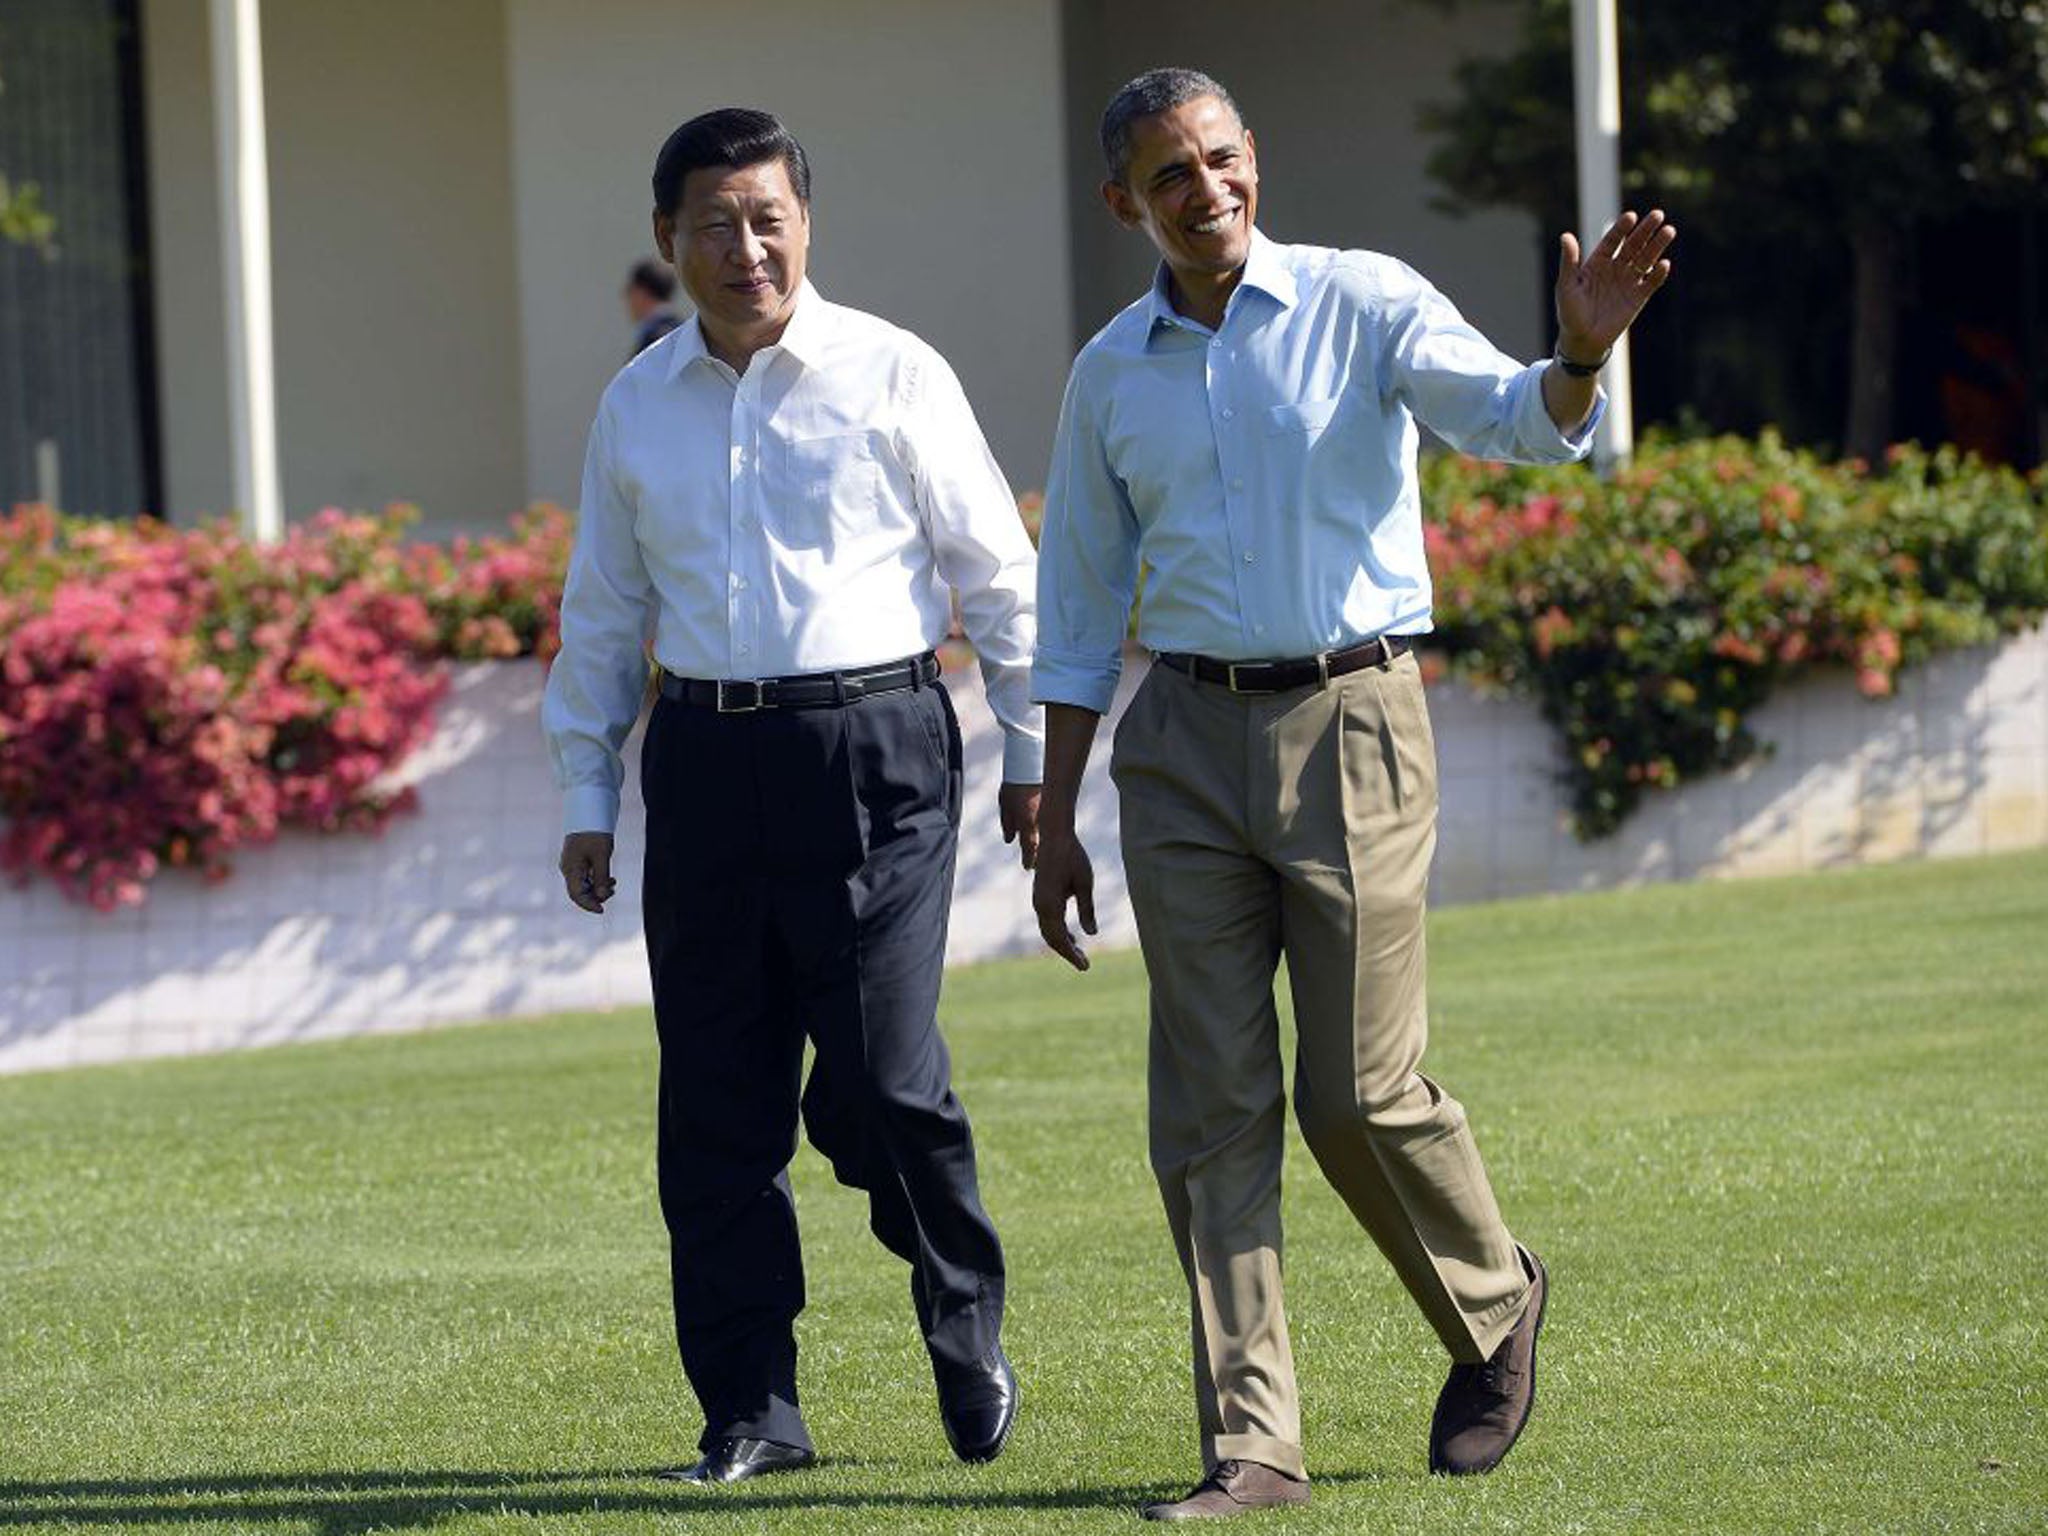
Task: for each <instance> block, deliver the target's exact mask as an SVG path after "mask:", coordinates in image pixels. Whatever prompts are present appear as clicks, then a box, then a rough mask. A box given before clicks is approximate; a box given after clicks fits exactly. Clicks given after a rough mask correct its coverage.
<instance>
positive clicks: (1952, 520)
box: [1423, 435, 2048, 836]
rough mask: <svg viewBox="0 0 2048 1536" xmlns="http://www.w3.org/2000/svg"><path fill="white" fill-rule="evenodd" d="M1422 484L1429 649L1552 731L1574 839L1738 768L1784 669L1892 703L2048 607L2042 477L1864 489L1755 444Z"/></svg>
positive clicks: (1865, 480)
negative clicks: (1902, 681)
mask: <svg viewBox="0 0 2048 1536" xmlns="http://www.w3.org/2000/svg"><path fill="white" fill-rule="evenodd" d="M1423 478H1424V482H1425V484H1424V492H1425V494H1424V504H1425V507H1426V508H1427V512H1426V517H1427V522H1426V524H1425V528H1424V536H1425V538H1426V539H1427V541H1428V545H1429V554H1430V567H1431V570H1432V572H1433V574H1434V577H1435V582H1436V596H1437V604H1436V620H1437V636H1436V643H1437V644H1438V645H1439V646H1440V647H1441V648H1442V649H1443V650H1445V651H1446V652H1447V653H1448V655H1449V656H1450V659H1451V665H1452V666H1453V668H1454V669H1456V670H1458V671H1460V672H1462V673H1464V674H1465V675H1467V676H1470V677H1474V678H1477V679H1479V680H1481V681H1484V682H1488V683H1491V684H1494V685H1497V686H1501V687H1504V688H1506V689H1508V690H1510V691H1512V692H1516V693H1520V694H1523V695H1525V696H1528V697H1532V698H1534V699H1535V700H1536V702H1537V703H1538V704H1539V705H1540V706H1541V708H1542V710H1543V713H1544V715H1545V716H1546V718H1548V719H1549V720H1550V721H1551V723H1552V724H1553V725H1555V726H1556V727H1557V728H1558V730H1559V731H1560V732H1561V733H1562V734H1563V736H1564V740H1565V748H1566V765H1567V775H1568V781H1569V784H1570V787H1571V793H1572V805H1573V811H1574V815H1575V819H1576V822H1577V825H1578V828H1579V831H1580V832H1581V834H1582V835H1585V836H1597V835H1599V834H1601V833H1604V832H1608V831H1611V830H1612V829H1613V828H1614V827H1616V826H1617V825H1619V823H1620V822H1621V820H1622V819H1623V818H1624V817H1625V816H1626V815H1627V814H1628V812H1629V811H1630V810H1631V809H1632V808H1633V807H1634V806H1635V805H1636V803H1637V802H1638V801H1639V800H1640V799H1641V797H1642V795H1643V793H1644V790H1645V789H1646V788H1648V787H1652V786H1658V785H1671V784H1676V783H1679V782H1681V781H1682V780H1685V779H1690V778H1695V777H1697V776H1699V775H1701V774H1704V773H1708V772H1712V771H1714V770H1716V769H1720V768H1725V767H1729V766H1732V765H1733V764H1736V763H1739V762H1741V761H1742V760H1743V759H1745V758H1747V757H1748V756H1750V755H1751V754H1752V753H1753V752H1755V751H1756V750H1757V749H1758V746H1759V743H1758V742H1757V740H1756V738H1755V736H1754V735H1753V734H1752V733H1751V731H1750V728H1749V725H1748V721H1749V719H1750V717H1751V715H1752V714H1753V712H1754V711H1755V709H1756V708H1757V707H1758V706H1759V705H1760V704H1762V702H1763V701H1764V699H1765V698H1767V697H1768V696H1769V695H1770V693H1771V692H1772V690H1773V689H1774V688H1775V687H1776V686H1777V685H1778V684H1779V683H1780V682H1781V681H1783V680H1784V679H1785V678H1787V677H1789V676H1791V675H1793V674H1794V673H1797V672H1799V671H1802V670H1804V669H1806V668H1809V667H1812V666H1815V665H1817V664H1823V663H1833V664H1839V665H1843V666H1846V667H1848V668H1850V669H1852V670H1853V672H1854V674H1855V677H1856V682H1857V686H1858V687H1860V688H1861V689H1862V690H1863V692H1864V693H1866V694H1869V695H1871V696H1873V697H1877V696H1882V695H1886V694H1889V693H1890V692H1891V691H1892V689H1893V687H1894V685H1895V679H1896V678H1897V675H1898V672H1899V669H1900V668H1901V667H1902V666H1905V665H1907V664H1909V663H1910V662H1912V661H1915V660H1918V659H1920V658H1922V657H1924V656H1926V655H1927V654H1928V653H1929V652H1931V651H1934V650H1938V649H1941V648H1944V647H1949V646H1958V645H1975V644H1983V643H1986V642H1989V641H1992V640H1995V639H1997V638H1998V636H1999V635H2000V634H2002V633H2006V632H2009V631H2011V630H2013V629H2015V628H2017V627H2019V626H2020V625H2021V624H2024V623H2027V622H2031V621H2032V620H2034V619H2036V618H2038V617H2039V616H2040V614H2041V613H2042V612H2043V610H2044V609H2048V479H2044V478H2043V476H2042V474H2041V473H2039V472H2037V473H2036V474H2035V476H2034V477H2033V479H2032V480H2031V481H2029V480H2023V479H2022V478H2021V477H2020V476H2019V475H2017V474H2015V473H2013V472H2012V471H2011V470H2007V469H1997V468H1990V467H1987V466H1985V465H1983V464H1980V463H1978V462H1977V461H1975V460H1970V459H1964V458H1962V457H1960V456H1959V455H1958V454H1956V453H1955V451H1954V450H1952V449H1943V450H1941V451H1940V452H1938V453H1933V454H1928V453H1924V452H1922V451H1921V450H1919V449H1917V448H1910V447H1906V448H1897V449H1894V450H1893V451H1892V453H1891V455H1890V456H1889V461H1888V462H1887V464H1886V465H1885V467H1884V468H1883V470H1881V471H1877V472H1873V471H1871V470H1870V469H1869V468H1868V467H1866V466H1864V465H1862V464H1860V463H1853V462H1852V463H1848V464H1826V463H1823V462H1821V461H1819V460H1816V459H1814V458H1813V457H1812V456H1811V455H1808V454H1803V453H1795V452H1793V451H1791V450H1788V449H1786V448H1785V447H1783V446H1782V445H1781V444H1780V443H1779V442H1778V441H1777V440H1776V439H1775V438H1774V437H1771V436H1768V435H1767V436H1765V437H1764V438H1762V439H1761V440H1760V441H1758V442H1755V443H1748V442H1744V441H1741V440H1738V439H1733V438H1722V439H1717V440H1712V441H1701V442H1690V443H1681V444H1652V445H1650V446H1648V447H1646V448H1644V449H1643V450H1642V451H1641V452H1640V453H1638V454H1637V456H1636V457H1635V459H1634V461H1633V462H1632V463H1631V464H1630V465H1629V466H1628V467H1627V468H1626V469H1624V470H1622V471H1621V472H1620V473H1618V474H1617V475H1616V476H1615V477H1614V478H1613V479H1612V480H1611V481H1602V480H1600V479H1598V478H1597V477H1596V476H1594V475H1593V474H1592V473H1591V472H1590V471H1589V470H1588V469H1586V468H1585V467H1584V466H1582V465H1570V466H1566V467H1562V468H1545V469H1523V468H1510V467H1508V466H1505V465H1499V464H1482V463H1479V462H1476V461H1474V460H1470V459H1457V458H1449V457H1445V458H1438V459H1433V460H1431V461H1429V462H1428V463H1427V464H1426V465H1425V468H1424V476H1423Z"/></svg>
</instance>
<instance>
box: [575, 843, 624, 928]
mask: <svg viewBox="0 0 2048 1536" xmlns="http://www.w3.org/2000/svg"><path fill="white" fill-rule="evenodd" d="M562 883H563V884H564V885H566V886H567V887H568V888H569V899H570V900H571V901H573V902H575V903H576V905H577V906H579V907H581V908H582V909H583V910H584V911H586V912H602V911H603V910H604V904H605V903H606V902H608V901H610V900H611V899H612V893H613V892H614V891H616V890H617V889H618V888H619V883H618V881H616V880H614V879H613V878H612V835H611V833H609V832H571V833H570V834H569V835H568V836H567V837H565V838H563V839H562Z"/></svg>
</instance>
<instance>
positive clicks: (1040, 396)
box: [506, 0, 1073, 501]
mask: <svg viewBox="0 0 2048 1536" xmlns="http://www.w3.org/2000/svg"><path fill="white" fill-rule="evenodd" d="M506 4H507V15H508V34H509V64H510V71H511V79H512V112H513V130H512V133H513V144H514V151H513V167H514V177H515V181H516V190H517V201H518V233H517V242H518V251H519V287H520V308H519V313H520V325H521V329H522V331H523V333H524V336H525V339H526V359H525V363H526V373H525V378H526V443H527V462H528V466H529V468H528V478H529V481H530V483H531V485H532V487H533V490H534V492H535V493H536V494H537V495H542V496H550V497H555V498H558V499H561V500H564V501H573V500H574V498H575V492H576V482H577V479H578V476H579V473H580V470H581V465H582V459H583V442H584V436H585V433H586V432H587V431H588V429H589V425H590V415H591V410H592V408H593V407H594V405H595V404H596V401H597V396H598V394H599V392H600V391H601V390H602V389H603V387H604V385H605V383H606V381H607V380H608V379H609V378H610V377H611V375H612V373H613V372H614V371H615V370H616V369H617V368H618V366H619V365H620V363H621V362H622V361H623V352H624V350H625V348H626V346H627V345H628V342H629V339H630V337H629V333H628V331H627V328H626V324H625V320H624V317H623V314H622V312H621V309H620V305H619V298H618V293H619V286H620V280H621V279H622V278H623V276H624V275H625V271H626V268H627V267H628V266H629V265H630V264H631V263H632V261H633V260H634V259H635V258H636V257H639V256H641V255H644V254H651V253H652V240H651V236H650V234H649V230H648V212H649V205H650V203H651V200H652V199H651V197H650V194H649V191H648V186H647V178H648V173H649V172H650V170H651V169H652V166H653V161H654V152H655V150H656V149H657V148H658V147H659V146H660V143H661V141H662V139H663V138H664V137H665V136H666V135H667V133H668V131H669V130H670V129H671V128H673V127H674V126H675V125H676V124H677V123H679V122H681V121H682V120H683V119H684V118H686V117H689V116H691V115H693V114H694V113H697V112H700V111H705V110H707V109H709V108H712V107H717V106H732V105H746V106H759V107H764V108H767V109H768V110H771V111H774V112H776V113H778V114H779V115H780V116H782V117H783V118H784V119H785V120H786V121H787V122H788V123H789V124H790V126H791V128H792V129H793V130H794V131H795V132H796V134H797V136H798V137H799V138H800V139H802V140H803V142H804V147H805V149H806V150H807V151H808V153H809V154H810V157H811V163H812V175H813V180H814V188H813V192H814V199H815V202H814V207H813V210H812V214H813V225H814V232H813V245H812V252H811V270H812V275H813V277H814V278H815V280H816V281H817V284H818V286H819V288H820V289H821V290H822V291H823V292H824V293H825V294H826V295H827V296H828V297H830V298H832V299H835V300H837V301H839V302H841V303H846V304H852V305H855V306H857V307H859V308H862V309H867V310H872V311H874V312H876V313H878V314H881V315H884V316H886V317H887V318H889V319H891V320H894V321H895V322H897V323H898V324H900V325H904V326H907V327H909V328H910V329H911V330H913V331H916V332H917V333H918V334H920V335H922V336H923V337H925V339H926V340H928V341H930V342H931V343H932V344H933V345H935V346H936V347H938V348H939V350H940V351H941V352H943V353H944V354H945V355H946V357H947V358H948V359H949V360H950V361H951V362H952V364H953V366H954V368H955V369H956V370H957V371H958V372H959V374H960V376H961V378H962V379H963V380H964V382H965V384H966V386H967V392H968V396H969V398H970V399H971V400H972V401H973V402H974V405H975V409H976V412H977V414H978V415H979V416H980V418H981V422H982V428H983V430H984V432H985V433H986V434H987V436H988V438H989V441H990V443H991V444H992V445H993V447H994V448H995V450H996V454H997V456H998V458H1000V459H1001V460H1002V462H1003V465H1004V468H1005V469H1006V470H1007V471H1008V473H1009V475H1010V478H1011V481H1012V483H1013V484H1014V485H1015V486H1016V487H1017V489H1019V490H1020V491H1021V490H1024V489H1027V488H1031V487H1035V486H1038V485H1040V484H1042V483H1043V480H1044V476H1045V465H1046V461H1047V457H1048V454H1049V452H1050V449H1051V444H1052V429H1053V423H1054V420H1055V418H1056V417H1057V415H1058V411H1059V394H1060V389H1061V385H1062V383H1063V381H1064V379H1065V375H1066V367H1067V363H1068V361H1069V358H1070V355H1071V349H1070V346H1069V342H1070V339H1071V336H1072V332H1073V320H1072V311H1071V300H1070V290H1069V282H1068V276H1067V270H1066V253H1067V208H1068V199H1067V195H1066V188H1065V162H1064V151H1063V147H1062V146H1063V143H1064V139H1063V132H1064V130H1063V127H1062V118H1063V113H1064V106H1063V102H1062V93H1061V88H1060V59H1059V17H1058V5H1057V0H952V3H945V4H941V3H937V0H863V3H862V4H860V5H858V6H850V5H843V4H833V3H830V0H788V3H784V4H781V5H778V6H776V7H774V8H773V9H772V11H769V12H753V11H747V10H744V9H742V10H714V9H712V8H709V7H703V6H697V5H682V4H676V3H673V0H585V3H582V4H578V5H565V4H562V3H560V0H506Z"/></svg>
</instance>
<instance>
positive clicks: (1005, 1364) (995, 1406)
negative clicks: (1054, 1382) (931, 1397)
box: [933, 1344, 1017, 1461]
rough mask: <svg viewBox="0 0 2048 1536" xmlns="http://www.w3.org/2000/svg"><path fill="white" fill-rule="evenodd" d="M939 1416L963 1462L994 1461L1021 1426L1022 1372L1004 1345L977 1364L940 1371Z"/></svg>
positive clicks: (937, 1370) (938, 1372) (949, 1367)
mask: <svg viewBox="0 0 2048 1536" xmlns="http://www.w3.org/2000/svg"><path fill="white" fill-rule="evenodd" d="M933 1374H934V1376H935V1378H936V1379H937V1381H938V1386H939V1418H940V1419H941V1420H942V1421H943V1422H944V1423H945V1426H946V1440H947V1442H948V1443H949V1444H950V1445H951V1446H952V1447H953V1454H954V1455H955V1456H958V1457H959V1458H960V1459H961V1460H962V1461H994V1460H995V1459H996V1458H997V1457H998V1456H1000V1455H1002V1454H1003V1447H1004V1446H1005V1445H1007V1444H1008V1443H1009V1439H1010V1431H1011V1430H1012V1429H1014V1428H1015V1427H1016V1424H1017V1373H1016V1372H1015V1371H1013V1370H1011V1369H1010V1362H1009V1359H1008V1357H1007V1356H1005V1355H1004V1354H1003V1349H1002V1346H1001V1345H1000V1344H998V1345H997V1346H996V1347H995V1349H993V1350H992V1351H990V1352H989V1354H987V1355H986V1356H984V1357H983V1358H982V1359H981V1360H979V1361H978V1362H976V1363H975V1364H974V1365H972V1366H968V1367H966V1368H964V1369H963V1368H962V1367H960V1366H953V1365H949V1366H946V1367H945V1368H944V1369H943V1370H939V1369H935V1370H934V1373H933Z"/></svg>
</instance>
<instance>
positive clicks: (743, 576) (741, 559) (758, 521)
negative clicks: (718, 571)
mask: <svg viewBox="0 0 2048 1536" xmlns="http://www.w3.org/2000/svg"><path fill="white" fill-rule="evenodd" d="M766 372H767V359H766V358H765V357H757V358H755V359H754V360H753V366H752V367H750V368H748V370H747V371H746V372H745V373H744V374H742V375H740V376H739V378H738V380H737V381H736V386H735V388H734V390H733V399H732V435H731V440H730V443H729V448H728V461H727V474H728V477H729V487H728V489H729V503H728V504H729V506H730V509H731V526H730V530H729V534H728V537H729V539H730V541H731V545H730V547H731V550H732V555H731V558H730V560H729V561H728V562H727V565H728V570H727V573H726V598H725V602H726V626H727V629H726V634H727V642H728V645H729V647H730V649H729V653H728V662H729V665H728V667H727V672H726V675H727V676H729V677H752V676H753V675H754V668H755V662H754V644H755V641H756V639H757V638H758V636H757V633H756V632H757V631H758V629H759V627H760V622H761V613H760V603H759V600H758V596H757V594H755V593H754V591H753V590H752V589H751V583H750V578H749V575H748V573H749V572H750V571H752V570H753V569H754V568H755V567H756V565H757V564H759V563H760V562H759V561H758V560H757V558H756V557H757V556H758V555H760V554H761V553H762V550H761V548H760V545H761V540H762V537H763V534H762V528H763V525H764V518H765V515H766V511H767V509H766V507H765V505H764V504H763V502H762V499H761V411H760V405H761V377H762V375H763V374H765V373H766Z"/></svg>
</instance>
